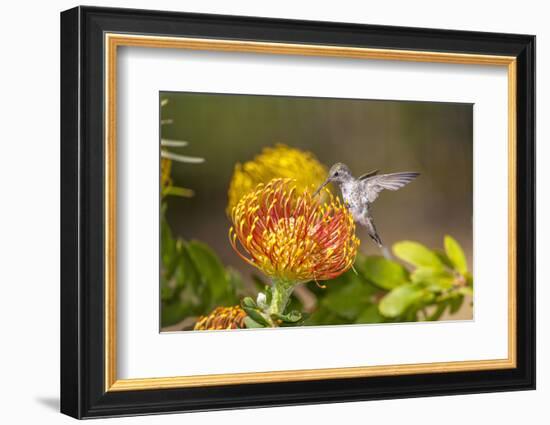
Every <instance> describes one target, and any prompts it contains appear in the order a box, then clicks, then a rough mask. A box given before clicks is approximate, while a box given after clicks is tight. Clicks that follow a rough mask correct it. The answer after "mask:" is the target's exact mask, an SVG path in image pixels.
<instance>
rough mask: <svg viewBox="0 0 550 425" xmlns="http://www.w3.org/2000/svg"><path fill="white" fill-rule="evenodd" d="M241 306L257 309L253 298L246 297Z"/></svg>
mask: <svg viewBox="0 0 550 425" xmlns="http://www.w3.org/2000/svg"><path fill="white" fill-rule="evenodd" d="M241 305H242V306H243V307H247V308H257V307H258V306H257V305H256V302H255V301H254V300H253V299H252V298H251V297H244V298H243V300H242V302H241Z"/></svg>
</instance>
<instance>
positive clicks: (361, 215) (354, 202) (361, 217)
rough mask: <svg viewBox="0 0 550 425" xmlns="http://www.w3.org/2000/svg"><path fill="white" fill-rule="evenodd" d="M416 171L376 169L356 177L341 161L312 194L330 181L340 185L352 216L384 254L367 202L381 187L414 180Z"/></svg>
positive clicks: (396, 185) (374, 197)
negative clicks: (381, 172)
mask: <svg viewBox="0 0 550 425" xmlns="http://www.w3.org/2000/svg"><path fill="white" fill-rule="evenodd" d="M419 174H420V173H413V172H404V173H392V174H380V175H379V174H378V170H374V171H371V172H370V173H367V174H363V175H362V176H360V177H359V178H355V177H353V175H352V174H351V171H350V169H349V167H348V166H347V165H346V164H342V163H341V162H339V163H337V164H334V165H333V166H332V167H331V168H330V171H329V173H328V178H327V179H326V181H325V182H324V183H323V184H322V185H321V186H320V187H319V188H318V189H317V190H316V191H315V193H314V194H313V196H316V195H317V194H318V193H319V192H320V191H321V189H323V188H324V187H325V186H326V185H327V184H329V183H330V182H334V183H337V184H338V186H340V190H341V192H342V197H343V198H344V202H345V203H346V204H347V206H348V208H349V210H350V212H351V215H352V216H353V219H354V220H355V221H356V222H358V223H359V224H362V225H363V226H365V227H366V228H367V231H368V233H369V236H370V237H371V238H372V240H373V241H374V242H376V244H377V245H378V247H379V248H380V249H382V251H383V252H384V255H385V256H386V257H388V256H389V255H388V252H387V250H386V248H385V247H384V245H383V243H382V239H381V238H380V236H379V235H378V232H377V231H376V227H375V226H374V221H373V218H372V215H371V205H372V203H373V202H374V201H376V198H378V194H379V193H380V192H382V190H384V189H388V190H398V189H401V188H402V187H403V186H405V185H406V184H408V183H410V182H411V181H412V180H414V179H415V178H416V177H417V176H418V175H419Z"/></svg>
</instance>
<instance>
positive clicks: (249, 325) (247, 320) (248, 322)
mask: <svg viewBox="0 0 550 425" xmlns="http://www.w3.org/2000/svg"><path fill="white" fill-rule="evenodd" d="M244 324H245V326H246V327H247V328H248V329H254V328H265V326H264V325H261V324H259V323H258V322H256V321H254V320H252V319H251V318H250V317H245V318H244Z"/></svg>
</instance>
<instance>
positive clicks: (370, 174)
mask: <svg viewBox="0 0 550 425" xmlns="http://www.w3.org/2000/svg"><path fill="white" fill-rule="evenodd" d="M379 171H380V170H372V171H369V172H368V173H365V174H363V175H362V176H359V180H365V179H368V178H369V177H372V176H375V175H377V174H378V172H379Z"/></svg>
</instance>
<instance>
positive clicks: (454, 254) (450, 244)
mask: <svg viewBox="0 0 550 425" xmlns="http://www.w3.org/2000/svg"><path fill="white" fill-rule="evenodd" d="M444 243H445V253H446V254H447V257H449V260H451V262H452V263H453V266H454V268H455V269H456V270H457V271H458V272H459V273H460V274H465V273H466V272H467V271H468V264H467V262H466V256H465V255H464V251H463V250H462V247H461V246H460V245H459V243H458V242H457V241H456V240H455V239H454V238H452V237H451V236H449V235H446V236H445V240H444Z"/></svg>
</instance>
